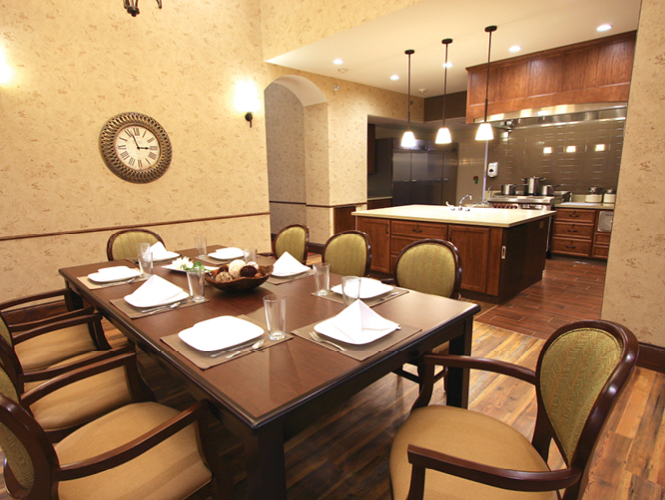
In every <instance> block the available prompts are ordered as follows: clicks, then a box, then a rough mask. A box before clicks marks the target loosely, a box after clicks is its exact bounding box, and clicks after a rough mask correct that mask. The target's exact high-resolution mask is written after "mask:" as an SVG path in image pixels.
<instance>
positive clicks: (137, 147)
mask: <svg viewBox="0 0 665 500" xmlns="http://www.w3.org/2000/svg"><path fill="white" fill-rule="evenodd" d="M132 139H134V144H136V149H141V146H139V143H138V141H137V140H136V136H135V135H132Z"/></svg>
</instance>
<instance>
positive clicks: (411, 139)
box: [401, 50, 416, 148]
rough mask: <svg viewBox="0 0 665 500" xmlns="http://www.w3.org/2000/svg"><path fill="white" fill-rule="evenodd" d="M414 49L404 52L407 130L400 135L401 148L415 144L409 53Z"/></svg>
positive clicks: (411, 146)
mask: <svg viewBox="0 0 665 500" xmlns="http://www.w3.org/2000/svg"><path fill="white" fill-rule="evenodd" d="M414 52H415V50H406V51H404V53H405V54H406V55H407V56H409V83H408V86H407V92H406V103H407V113H408V114H407V117H408V118H407V131H406V132H404V135H403V136H402V142H401V146H402V147H403V148H414V147H415V146H416V136H415V135H413V132H411V54H413V53H414Z"/></svg>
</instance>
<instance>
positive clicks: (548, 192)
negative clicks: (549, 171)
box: [540, 184, 563, 196]
mask: <svg viewBox="0 0 665 500" xmlns="http://www.w3.org/2000/svg"><path fill="white" fill-rule="evenodd" d="M559 186H563V184H557V185H556V186H552V185H551V184H543V185H542V186H540V196H554V189H555V188H558V187H559Z"/></svg>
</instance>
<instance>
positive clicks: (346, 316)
mask: <svg viewBox="0 0 665 500" xmlns="http://www.w3.org/2000/svg"><path fill="white" fill-rule="evenodd" d="M398 328H399V325H398V324H397V323H395V322H394V321H390V320H388V319H385V318H384V317H382V316H381V315H380V314H378V313H376V312H375V311H373V310H372V309H371V308H370V307H369V306H368V305H367V304H365V303H364V302H363V301H362V300H356V301H355V302H353V303H352V304H351V305H350V306H348V307H346V308H345V309H344V310H343V311H342V312H341V313H339V314H338V315H337V316H334V317H332V318H330V319H328V320H326V321H324V322H322V323H319V324H318V325H316V326H315V327H314V330H316V331H317V332H318V333H322V334H323V335H325V336H327V337H332V338H335V339H337V340H341V341H342V342H347V343H349V344H367V343H369V342H373V341H375V340H377V339H380V338H381V337H383V336H385V335H388V334H389V333H391V332H393V331H395V330H397V329H398Z"/></svg>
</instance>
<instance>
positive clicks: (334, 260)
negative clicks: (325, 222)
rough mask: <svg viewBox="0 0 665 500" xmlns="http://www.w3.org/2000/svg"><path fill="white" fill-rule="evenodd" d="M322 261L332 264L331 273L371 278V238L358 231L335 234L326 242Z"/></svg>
mask: <svg viewBox="0 0 665 500" xmlns="http://www.w3.org/2000/svg"><path fill="white" fill-rule="evenodd" d="M321 260H322V261H323V262H328V263H329V264H330V272H331V273H336V274H341V275H343V276H369V269H370V266H371V264H372V246H371V244H370V241H369V236H367V234H366V233H364V232H362V231H356V230H351V231H343V232H341V233H337V234H334V235H332V236H331V237H330V238H329V239H328V241H327V242H326V246H325V247H324V249H323V256H322V258H321Z"/></svg>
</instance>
